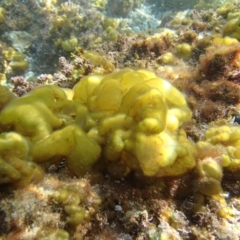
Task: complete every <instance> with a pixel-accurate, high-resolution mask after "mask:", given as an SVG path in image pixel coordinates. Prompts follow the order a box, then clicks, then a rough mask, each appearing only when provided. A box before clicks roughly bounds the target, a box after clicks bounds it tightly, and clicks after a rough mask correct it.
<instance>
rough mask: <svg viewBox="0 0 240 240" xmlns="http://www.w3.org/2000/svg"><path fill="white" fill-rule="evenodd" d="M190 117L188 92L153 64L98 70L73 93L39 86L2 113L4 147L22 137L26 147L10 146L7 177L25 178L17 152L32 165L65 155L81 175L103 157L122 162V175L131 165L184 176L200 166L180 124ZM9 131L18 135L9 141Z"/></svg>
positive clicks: (106, 161) (148, 173)
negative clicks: (163, 76)
mask: <svg viewBox="0 0 240 240" xmlns="http://www.w3.org/2000/svg"><path fill="white" fill-rule="evenodd" d="M9 95H10V92H9ZM190 118H191V111H190V110H189V108H188V106H187V103H186V100H185V98H184V96H183V95H182V94H181V93H180V92H179V91H178V90H177V89H176V88H175V87H173V86H172V85H171V84H170V83H169V82H168V81H166V80H164V79H161V78H157V77H156V76H155V74H154V73H153V72H150V71H147V70H138V71H134V70H132V69H123V70H120V71H118V72H114V73H112V74H108V75H99V74H92V75H89V76H86V77H84V78H83V79H82V80H81V81H80V82H79V83H77V84H76V85H75V86H74V88H73V90H72V91H71V90H66V89H61V88H59V87H57V86H41V87H38V88H35V89H34V90H32V91H31V92H29V93H28V94H26V95H24V96H23V97H20V98H17V99H13V100H10V101H9V103H7V104H6V105H5V106H4V108H3V109H2V111H1V113H0V126H1V129H2V131H3V132H4V133H2V139H3V145H6V146H7V144H8V143H9V142H11V143H12V144H13V146H14V142H15V141H16V140H15V139H17V137H18V138H19V140H18V142H19V144H20V145H19V147H18V149H19V151H24V154H23V155H19V153H18V152H16V153H14V151H12V150H11V147H8V149H9V154H8V153H5V154H6V155H7V156H6V158H5V159H4V158H3V161H4V165H2V166H3V169H6V171H5V172H4V173H3V170H2V177H1V178H2V179H4V180H1V182H2V183H6V182H9V183H13V184H14V183H17V181H18V180H19V179H20V180H23V179H24V177H25V176H24V174H22V175H21V177H18V178H16V177H14V176H12V175H13V173H12V171H16V172H21V169H20V168H19V169H18V167H17V166H15V165H16V163H12V158H11V155H13V156H15V157H17V156H16V155H18V158H19V163H20V162H22V161H23V162H25V161H26V163H30V162H31V163H32V164H33V163H34V164H35V163H45V162H47V163H48V164H50V163H54V162H56V161H61V159H62V158H63V157H64V158H66V161H67V165H68V168H69V169H70V171H71V172H73V173H74V174H76V175H79V176H82V175H83V174H85V173H87V172H89V171H90V170H91V168H92V167H93V165H94V164H95V163H96V162H97V161H99V160H100V159H102V162H103V163H104V164H105V166H108V165H111V168H112V169H117V166H121V168H120V169H121V171H120V172H119V173H118V174H117V175H119V176H125V175H127V174H128V173H130V172H131V171H137V172H140V173H142V174H143V175H145V176H151V177H152V176H158V177H162V176H178V175H181V174H184V173H186V172H187V171H188V170H190V169H192V168H193V167H194V166H195V159H194V158H193V154H194V152H195V146H194V144H193V143H192V142H191V141H189V140H188V139H187V137H186V134H185V133H184V131H183V130H181V129H180V128H181V126H182V125H183V123H185V122H187V121H188V120H189V119H190ZM6 134H10V135H11V134H12V135H13V136H15V137H12V138H7V139H6V140H5V138H4V135H6ZM21 144H23V145H24V144H25V145H26V146H28V147H25V148H24V147H22V146H21ZM28 148H29V150H28ZM2 152H6V150H4V149H3V150H2ZM1 155H4V153H2V154H1ZM8 155H9V156H8ZM8 158H10V159H8ZM28 159H29V160H28ZM16 161H17V160H16ZM29 171H31V170H30V169H29ZM29 174H30V173H29ZM6 177H7V179H8V180H6ZM22 178H23V179H22Z"/></svg>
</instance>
